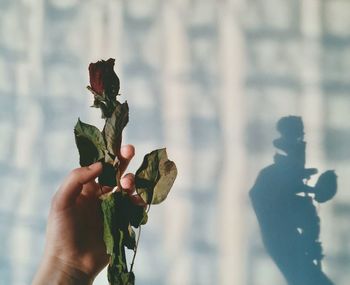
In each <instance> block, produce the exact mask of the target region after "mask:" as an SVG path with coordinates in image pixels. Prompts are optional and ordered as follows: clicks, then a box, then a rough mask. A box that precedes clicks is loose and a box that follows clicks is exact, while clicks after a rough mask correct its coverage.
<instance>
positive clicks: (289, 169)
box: [250, 116, 337, 285]
mask: <svg viewBox="0 0 350 285" xmlns="http://www.w3.org/2000/svg"><path fill="white" fill-rule="evenodd" d="M277 130H278V132H279V133H280V135H281V137H280V138H277V139H275V140H274V141H273V145H274V146H275V147H276V148H277V149H278V152H277V153H276V154H275V156H274V163H273V164H272V165H270V166H267V167H266V168H264V169H262V170H261V171H260V173H259V175H258V177H257V179H256V181H255V184H254V186H253V188H252V189H251V190H250V198H251V201H252V205H253V208H254V211H255V214H256V216H257V219H258V222H259V226H260V230H261V235H262V239H263V243H264V245H265V248H266V250H267V252H268V253H269V254H270V256H271V258H272V259H273V261H274V262H275V263H276V265H277V266H278V268H279V269H280V271H281V272H282V274H283V275H284V277H285V279H286V280H287V282H288V284H289V285H326V284H333V283H332V281H331V280H330V279H329V278H328V277H327V276H326V275H325V273H324V272H323V271H322V259H323V257H324V256H323V253H322V245H321V242H320V240H319V234H320V218H319V217H318V215H317V211H316V207H315V204H316V203H324V202H327V201H329V200H330V199H332V198H333V197H334V195H335V194H336V191H337V176H336V174H335V173H334V171H331V170H329V171H326V172H324V173H323V174H321V176H320V177H319V179H318V181H317V183H316V185H315V186H313V187H312V186H309V185H308V184H307V182H308V180H309V179H310V177H311V176H312V175H314V174H316V173H317V169H316V168H305V146H306V143H305V141H304V126H303V122H302V118H301V117H296V116H289V117H283V118H281V119H280V120H279V121H278V123H277Z"/></svg>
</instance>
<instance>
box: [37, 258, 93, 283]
mask: <svg viewBox="0 0 350 285" xmlns="http://www.w3.org/2000/svg"><path fill="white" fill-rule="evenodd" d="M92 282H93V278H91V277H90V276H88V274H86V273H85V272H83V271H81V270H79V269H77V268H75V267H74V266H72V265H70V264H67V263H66V262H64V261H63V260H61V259H60V258H58V257H55V256H49V257H44V258H43V260H42V261H41V263H40V267H39V270H38V272H37V273H36V275H35V277H34V280H33V283H32V285H44V284H45V285H48V284H49V285H78V284H79V285H91V284H92Z"/></svg>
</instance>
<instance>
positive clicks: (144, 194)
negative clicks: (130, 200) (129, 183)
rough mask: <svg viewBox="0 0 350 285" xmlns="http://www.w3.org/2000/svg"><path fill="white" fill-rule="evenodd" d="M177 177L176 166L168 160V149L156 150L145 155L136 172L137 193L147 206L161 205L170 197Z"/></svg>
mask: <svg viewBox="0 0 350 285" xmlns="http://www.w3.org/2000/svg"><path fill="white" fill-rule="evenodd" d="M176 176H177V169H176V165H175V163H174V162H173V161H170V160H169V159H168V156H167V153H166V149H165V148H162V149H157V150H154V151H152V152H151V153H149V154H146V155H145V157H144V159H143V162H142V165H141V166H140V168H139V169H138V170H137V171H136V174H135V187H136V191H137V193H138V194H139V195H140V196H141V198H142V199H143V200H144V201H145V202H146V203H147V204H159V203H161V202H162V201H164V200H165V198H166V197H167V196H168V194H169V191H170V189H171V187H172V185H173V183H174V181H175V179H176Z"/></svg>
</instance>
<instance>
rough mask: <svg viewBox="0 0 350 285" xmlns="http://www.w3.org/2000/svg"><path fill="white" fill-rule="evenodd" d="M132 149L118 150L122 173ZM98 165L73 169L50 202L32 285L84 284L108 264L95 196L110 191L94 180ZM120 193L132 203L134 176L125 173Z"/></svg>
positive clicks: (100, 217) (98, 207)
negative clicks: (39, 260)
mask: <svg viewBox="0 0 350 285" xmlns="http://www.w3.org/2000/svg"><path fill="white" fill-rule="evenodd" d="M134 153H135V149H134V147H133V146H132V145H125V146H123V147H122V148H121V150H120V157H119V159H120V169H121V172H122V173H124V171H125V170H126V168H127V166H128V164H129V162H130V160H131V159H132V157H133V156H134ZM101 172H102V164H101V163H100V162H97V163H94V164H92V165H90V166H88V167H81V168H77V169H74V170H73V171H72V172H71V173H70V174H69V175H68V176H67V178H66V179H65V181H64V182H63V183H62V185H61V186H60V188H59V190H58V191H57V193H56V194H55V195H54V197H53V199H52V203H51V210H50V214H49V217H48V223H47V229H46V245H45V250H44V255H43V258H42V261H41V263H40V266H39V269H38V271H37V273H36V275H35V277H34V280H33V283H32V285H58V284H62V285H63V284H64V285H75V284H79V285H87V284H92V283H93V281H94V279H95V277H96V276H97V274H98V273H99V272H100V271H101V270H102V269H103V268H104V267H105V266H106V265H107V264H108V261H109V256H108V255H107V253H106V248H105V245H104V242H103V217H102V212H101V207H100V203H101V200H100V199H99V197H100V196H101V195H102V194H103V193H107V192H109V191H111V190H112V189H111V188H110V187H100V185H98V183H97V182H95V180H96V178H97V177H98V176H99V175H100V174H101ZM120 183H121V186H122V188H123V191H126V192H127V193H128V194H129V195H130V199H132V200H133V201H134V203H135V204H139V205H142V204H143V202H142V200H141V199H140V198H139V197H138V196H137V195H134V176H133V175H132V174H131V173H128V174H126V175H124V176H123V178H122V179H121V181H120Z"/></svg>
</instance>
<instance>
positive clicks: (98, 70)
mask: <svg viewBox="0 0 350 285" xmlns="http://www.w3.org/2000/svg"><path fill="white" fill-rule="evenodd" d="M114 61H115V60H114V58H110V59H108V60H107V61H105V60H100V61H98V62H95V63H90V65H89V75H90V85H91V89H92V91H93V92H95V93H96V94H98V95H100V96H102V97H103V98H104V99H107V100H114V99H115V97H116V96H117V95H118V92H119V88H120V82H119V78H118V76H117V75H116V74H115V72H114V69H113V67H114Z"/></svg>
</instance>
